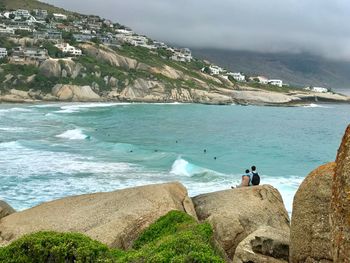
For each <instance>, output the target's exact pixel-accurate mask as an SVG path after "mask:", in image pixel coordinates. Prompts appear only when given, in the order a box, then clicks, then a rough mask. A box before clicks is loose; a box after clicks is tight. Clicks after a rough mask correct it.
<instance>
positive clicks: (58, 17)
mask: <svg viewBox="0 0 350 263" xmlns="http://www.w3.org/2000/svg"><path fill="white" fill-rule="evenodd" d="M53 17H54V18H55V19H56V20H67V18H68V17H67V16H66V15H64V14H57V13H54V14H53Z"/></svg>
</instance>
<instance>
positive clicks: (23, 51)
mask: <svg viewBox="0 0 350 263" xmlns="http://www.w3.org/2000/svg"><path fill="white" fill-rule="evenodd" d="M48 58H49V54H48V51H47V50H46V49H45V48H23V47H16V48H14V49H13V53H12V59H14V61H19V60H20V59H33V60H38V61H44V60H46V59H48Z"/></svg>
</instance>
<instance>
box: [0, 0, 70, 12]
mask: <svg viewBox="0 0 350 263" xmlns="http://www.w3.org/2000/svg"><path fill="white" fill-rule="evenodd" d="M0 7H1V8H2V9H6V10H12V9H29V10H32V9H46V10H47V11H49V12H55V13H64V14H67V13H70V12H68V11H66V10H64V9H62V8H58V7H55V6H53V5H50V4H46V3H42V2H39V1H37V0H0Z"/></svg>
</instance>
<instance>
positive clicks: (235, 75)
mask: <svg viewBox="0 0 350 263" xmlns="http://www.w3.org/2000/svg"><path fill="white" fill-rule="evenodd" d="M226 75H227V76H231V77H232V78H234V79H235V80H236V81H239V82H244V81H245V76H244V75H243V74H242V73H240V72H234V73H233V72H229V73H227V74H226Z"/></svg>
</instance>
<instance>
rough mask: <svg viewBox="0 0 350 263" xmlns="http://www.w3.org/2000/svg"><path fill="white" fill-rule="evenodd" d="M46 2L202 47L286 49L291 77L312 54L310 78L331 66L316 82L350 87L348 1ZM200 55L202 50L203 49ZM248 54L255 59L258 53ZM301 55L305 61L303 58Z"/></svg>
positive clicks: (275, 51)
mask: <svg viewBox="0 0 350 263" xmlns="http://www.w3.org/2000/svg"><path fill="white" fill-rule="evenodd" d="M45 2H48V3H51V4H54V5H57V6H60V7H64V8H66V9H69V10H74V11H78V12H82V13H85V14H96V15H100V16H102V17H105V18H109V19H112V20H113V21H116V22H119V23H121V24H124V25H127V26H129V27H131V28H132V29H134V30H135V31H136V32H137V33H141V34H145V35H147V36H149V37H152V38H154V39H157V40H161V41H165V42H167V43H172V44H175V45H178V46H186V47H191V48H194V49H200V50H202V51H203V49H216V50H220V49H221V50H229V51H233V53H234V52H235V51H248V53H249V52H253V53H254V52H258V53H256V54H259V53H264V54H263V56H264V57H266V56H269V54H273V55H275V54H281V53H283V54H291V55H296V57H295V58H294V59H292V57H289V58H291V59H292V60H293V61H292V64H293V67H292V69H290V68H289V69H288V70H290V72H289V73H288V74H289V76H292V75H293V72H294V71H293V70H296V72H297V73H298V71H302V70H303V69H304V68H305V67H303V66H301V67H298V65H299V64H302V65H305V63H306V64H307V65H308V67H309V70H310V67H312V64H310V59H309V58H305V60H307V61H306V62H305V61H303V55H304V54H310V55H311V56H312V57H313V59H312V61H313V63H318V62H320V61H322V63H323V64H322V67H323V69H322V70H320V71H317V69H315V70H313V71H316V73H315V72H313V73H314V75H312V76H311V80H317V79H318V77H319V76H320V77H322V74H324V71H330V72H328V73H329V74H326V75H323V77H324V78H323V80H320V81H318V82H317V81H316V82H317V84H322V83H324V84H327V86H336V87H341V88H343V87H344V88H346V87H348V86H350V85H348V84H347V83H349V84H350V71H349V68H350V67H349V66H348V63H350V23H349V22H348V20H349V19H348V17H349V14H350V1H347V0H322V1H319V0H308V1H297V0H285V1H280V0H266V1H261V0H218V1H207V0H201V1H199V0H192V1H188V0H178V1H172V0H147V1H144V0H128V1H121V0H99V1H96V0H74V1H72V0H45ZM214 53H215V52H211V58H212V60H213V61H218V59H220V61H221V62H222V60H223V56H222V54H220V51H219V52H218V53H215V54H218V59H215V57H213V55H214ZM248 53H245V52H243V53H241V58H240V60H241V62H240V63H242V61H244V60H245V59H244V56H243V55H244V54H248ZM198 54H200V55H202V53H201V52H198ZM265 55H266V56H265ZM231 57H232V56H231ZM233 57H236V58H237V56H233ZM282 57H284V55H283V56H282ZM320 57H321V58H320ZM213 58H214V59H213ZM245 58H246V60H247V59H248V58H249V59H254V56H251V55H250V56H248V57H247V56H246V57H245ZM314 58H317V59H314ZM318 58H320V59H318ZM322 58H325V59H326V60H330V61H329V63H330V64H332V68H331V69H330V70H328V69H327V65H325V64H327V63H324V61H323V59H322ZM274 59H275V60H276V59H278V56H274ZM283 59H284V60H285V59H286V57H284V58H283ZM298 59H299V60H301V62H300V63H298ZM224 62H225V61H224ZM245 62H247V61H245ZM261 62H263V60H261V59H258V60H257V62H256V63H261ZM337 62H339V64H337V66H336V67H334V65H333V64H334V63H337ZM344 62H345V63H344ZM230 63H231V64H232V61H229V58H227V61H226V62H225V63H224V64H230ZM256 63H255V62H253V64H256ZM243 64H245V66H244V67H243V68H245V69H248V71H249V72H252V71H254V70H255V69H257V67H256V66H254V65H252V66H251V67H249V66H248V64H249V63H248V64H247V63H243ZM277 64H278V63H272V64H271V63H270V65H271V66H273V65H275V66H276V67H275V68H273V70H272V71H273V72H274V73H276V74H273V75H278V68H279V66H280V65H277ZM287 64H290V63H287ZM343 66H344V67H343ZM295 67H297V68H295ZM317 67H318V66H317ZM241 68H242V67H241ZM338 69H341V71H342V73H341V76H335V75H337V74H338V73H339V72H338V71H339V70H338ZM283 70H285V69H283ZM267 71H269V70H267ZM343 71H345V73H343ZM269 72H270V71H269ZM307 73H308V72H307ZM318 73H320V74H321V75H318ZM334 74H335V75H334ZM280 75H282V76H280V78H282V77H283V76H285V74H280ZM297 75H298V74H297ZM299 75H300V74H299ZM303 75H304V76H303V77H302V78H298V77H295V78H294V79H293V83H298V84H299V83H305V82H304V80H307V79H308V77H309V75H308V74H303ZM329 78H334V79H329ZM289 79H291V78H289ZM289 79H288V80H289ZM309 82H312V81H309ZM313 83H314V82H313Z"/></svg>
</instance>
